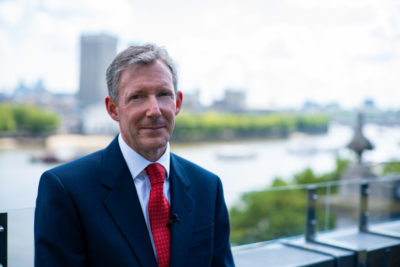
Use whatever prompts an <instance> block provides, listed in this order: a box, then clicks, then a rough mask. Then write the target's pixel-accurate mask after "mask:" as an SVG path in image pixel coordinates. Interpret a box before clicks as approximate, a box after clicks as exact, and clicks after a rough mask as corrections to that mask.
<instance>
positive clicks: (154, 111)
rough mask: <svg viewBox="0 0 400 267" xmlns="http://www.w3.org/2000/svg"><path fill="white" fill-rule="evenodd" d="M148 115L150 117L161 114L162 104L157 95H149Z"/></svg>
mask: <svg viewBox="0 0 400 267" xmlns="http://www.w3.org/2000/svg"><path fill="white" fill-rule="evenodd" d="M146 115H147V116H148V117H157V116H160V115H161V111H160V105H159V103H158V100H157V97H156V96H150V97H149V99H148V106H147V112H146Z"/></svg>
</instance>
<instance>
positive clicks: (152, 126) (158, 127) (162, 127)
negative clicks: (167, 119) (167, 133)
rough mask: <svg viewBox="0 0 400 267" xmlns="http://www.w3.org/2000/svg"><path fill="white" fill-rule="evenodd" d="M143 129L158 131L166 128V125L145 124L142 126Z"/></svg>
mask: <svg viewBox="0 0 400 267" xmlns="http://www.w3.org/2000/svg"><path fill="white" fill-rule="evenodd" d="M140 128H141V129H142V130H147V131H157V130H161V129H164V128H165V125H151V126H143V127H140Z"/></svg>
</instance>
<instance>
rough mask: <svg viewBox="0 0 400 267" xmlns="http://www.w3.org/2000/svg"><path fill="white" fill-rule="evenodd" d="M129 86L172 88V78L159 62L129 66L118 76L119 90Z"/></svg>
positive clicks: (164, 65)
mask: <svg viewBox="0 0 400 267" xmlns="http://www.w3.org/2000/svg"><path fill="white" fill-rule="evenodd" d="M129 85H137V86H140V85H142V86H146V85H148V86H151V85H154V86H164V87H165V86H168V87H172V88H173V78H172V73H171V70H170V69H169V67H168V66H167V65H166V64H165V63H164V62H163V61H161V60H156V61H154V62H152V63H149V64H140V65H136V64H134V65H130V66H128V67H127V68H126V69H124V70H123V71H122V73H121V76H120V88H124V87H126V86H129Z"/></svg>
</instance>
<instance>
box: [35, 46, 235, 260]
mask: <svg viewBox="0 0 400 267" xmlns="http://www.w3.org/2000/svg"><path fill="white" fill-rule="evenodd" d="M107 85H108V90H109V96H107V97H106V99H105V104H106V108H107V111H108V113H109V115H110V116H111V118H112V119H114V120H115V121H117V122H118V124H119V127H120V134H119V135H118V136H117V137H116V138H115V139H114V140H113V141H112V142H111V144H110V145H109V146H108V147H107V148H105V149H103V150H101V151H98V152H95V153H93V154H91V155H88V156H85V157H83V158H81V159H78V160H75V161H73V162H70V163H67V164H65V165H62V166H59V167H56V168H54V169H52V170H49V171H46V172H45V173H44V174H43V175H42V177H41V179H40V183H39V191H38V197H37V202H36V211H35V265H36V266H38V267H41V266H52V267H53V266H71V267H72V266H73V267H77V266H146V267H147V266H202V267H204V266H233V260H232V253H231V249H230V244H229V221H228V212H227V209H226V205H225V201H224V197H223V191H222V185H221V181H220V179H219V178H218V177H217V176H215V175H214V174H212V173H210V172H208V171H207V170H204V169H202V168H201V167H199V166H197V165H195V164H193V163H191V162H189V161H187V160H185V159H183V158H180V157H178V156H177V155H175V154H172V153H170V150H169V149H170V148H169V139H170V136H171V134H172V131H173V128H174V121H175V116H176V115H178V113H179V111H180V109H181V106H182V93H181V92H180V91H178V90H177V75H176V70H175V68H174V65H173V64H172V61H171V59H170V58H169V56H168V54H167V52H166V51H165V50H164V49H162V48H159V47H157V46H155V45H145V46H135V47H129V48H128V49H126V50H125V51H123V52H121V53H120V54H118V55H117V57H116V58H115V59H114V61H113V62H112V63H111V65H110V66H109V68H108V69H107Z"/></svg>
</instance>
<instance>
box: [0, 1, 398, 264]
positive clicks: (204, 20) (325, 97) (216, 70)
mask: <svg viewBox="0 0 400 267" xmlns="http://www.w3.org/2000/svg"><path fill="white" fill-rule="evenodd" d="M147 42H153V43H157V44H159V45H161V46H164V47H165V48H166V49H167V50H168V51H169V53H170V55H171V56H172V58H173V59H175V61H176V64H177V66H178V73H179V88H178V89H179V90H181V91H183V96H184V97H183V111H182V113H181V114H180V115H179V116H178V117H177V121H176V127H175V132H174V135H173V140H172V143H171V144H172V150H173V152H175V153H177V154H179V155H181V156H183V157H186V158H188V159H189V160H192V161H194V162H196V163H198V164H199V165H201V166H203V167H205V168H207V169H209V170H211V171H213V172H215V173H217V174H218V175H219V176H220V177H221V179H222V182H223V185H224V190H225V198H226V201H227V205H228V208H229V209H230V214H231V222H232V236H231V241H232V243H233V244H245V243H251V242H258V241H262V240H268V239H274V238H279V237H283V236H288V235H294V234H300V233H302V232H304V229H303V228H304V227H303V225H304V221H305V218H303V215H299V214H297V213H296V212H298V211H299V209H300V210H301V214H303V210H302V208H303V207H304V205H305V203H303V202H302V201H303V200H299V198H298V196H297V195H296V194H297V193H295V195H291V194H289V193H288V194H286V195H287V196H288V200H281V199H280V197H281V195H282V194H278V193H276V192H275V191H274V192H275V193H273V194H270V193H269V194H268V192H269V191H270V190H271V188H274V187H279V188H280V187H282V186H297V185H303V184H309V183H319V182H334V183H335V182H337V181H341V180H343V179H345V180H346V179H349V178H354V179H356V178H360V177H361V176H360V175H358V174H357V175H358V176H357V175H355V174H354V172H352V171H354V165H357V164H358V163H360V162H359V158H357V154H356V153H354V151H352V150H351V149H349V147H348V145H349V143H350V142H351V141H352V139H353V137H354V131H355V129H356V128H357V127H356V126H357V125H361V126H360V127H359V128H360V131H362V133H363V137H365V138H366V139H367V140H368V142H369V143H370V145H371V146H370V147H369V149H368V150H366V151H365V153H362V164H363V166H364V167H365V168H366V169H367V172H364V173H363V174H364V176H368V177H373V176H376V177H380V176H384V175H391V174H398V173H399V172H400V163H399V162H400V88H399V87H400V75H399V73H398V72H399V69H400V3H398V2H396V1H386V0H379V1H377V0H370V1H361V0H335V1H333V0H332V1H331V0H328V1H317V0H301V1H292V0H285V1H260V0H248V1H228V0H226V1H225V0H218V1H209V0H204V1H183V0H171V1H167V2H166V1H156V0H149V1H134V0H114V1H92V0H79V1H77V0H69V1H64V0H0V211H7V212H8V213H9V214H10V216H11V217H10V219H9V220H11V221H13V224H10V225H18V224H19V223H20V222H21V221H25V222H26V221H27V222H29V223H30V224H29V225H28V226H27V227H25V229H26V231H25V232H23V231H20V230H17V229H21V228H18V227H17V226H13V227H15V228H14V230H13V228H12V227H11V226H10V227H11V229H10V234H12V233H14V234H15V235H20V236H21V239H29V241H28V242H25V243H27V244H26V246H27V249H26V251H28V252H27V253H28V256H27V257H28V258H29V257H31V256H29V255H32V253H33V252H32V245H31V236H32V233H31V228H30V227H31V224H32V223H33V222H32V218H33V208H34V205H35V198H36V193H37V184H38V181H39V178H40V175H41V173H42V172H43V171H44V170H46V169H48V168H51V167H54V166H56V165H57V164H60V163H63V162H66V161H69V160H72V159H74V158H77V157H79V156H82V155H84V154H87V153H90V152H92V151H95V150H97V149H100V148H102V147H104V146H106V145H107V144H108V143H109V142H110V141H111V140H112V138H113V137H114V136H115V135H116V134H117V133H118V127H117V124H116V123H115V122H114V121H112V120H111V119H110V118H109V117H108V115H107V113H106V110H105V107H104V97H105V95H106V94H107V89H106V83H105V70H106V68H107V66H108V65H109V64H110V62H111V60H112V59H113V58H114V56H115V55H116V54H117V53H118V52H119V51H121V50H123V49H125V48H126V47H127V46H129V45H135V44H143V43H147ZM358 114H362V116H360V120H358V119H357V118H358ZM363 126H364V127H363ZM353 150H354V149H353ZM352 166H353V168H352ZM363 170H365V169H363ZM343 177H344V178H343ZM364 178H366V177H364ZM393 188H397V187H396V185H393ZM393 190H395V189H393ZM339 191H340V190H339V189H332V192H339ZM277 192H279V191H277ZM332 192H330V193H332ZM267 195H268V196H267ZM396 197H399V198H400V190H399V195H398V196H396V195H395V196H393V198H396ZM282 201H289V202H288V203H291V204H290V205H285V207H288V206H292V207H293V210H283V209H279V208H278V209H277V210H274V209H275V208H276V207H279V205H280V204H282ZM290 201H291V202H290ZM338 201H339V200H338ZM396 201H397V200H396ZM266 202H267V203H271V204H270V207H271V209H270V210H269V211H262V212H261V211H260V209H258V208H257V205H260V207H261V206H262V207H264V206H268V204H266ZM339 202H340V201H339ZM339 202H337V203H336V204H338V205H339V206H340V203H339ZM296 203H297V204H298V205H300V206H296V205H297V204H296ZM292 204H293V205H292ZM396 212H397V211H396ZM339 213H340V212H339ZM343 213H344V212H342V213H340V214H341V215H343ZM13 214H14V215H13ZM390 214H391V215H390V216H392V215H393V214H392V213H390ZM275 215H276V216H277V217H276V218H277V219H276V220H275V221H274V220H273V219H272V216H275ZM279 216H280V217H279ZM250 217H251V219H252V220H250V219H249V218H250ZM13 218H14V219H13ZM285 218H299V220H291V222H292V224H283V223H282V222H283V221H286V222H287V221H288V220H287V219H285ZM335 218H336V217H335ZM335 218H331V217H329V218H327V217H325V219H323V220H322V221H323V224H324V229H328V228H329V229H332V228H336V227H339V225H341V224H340V223H339V221H340V222H343V221H345V222H348V220H339V219H337V218H336V219H335ZM352 220H354V218H352ZM343 225H346V223H344V224H343ZM13 231H14V232H13ZM22 233H23V234H22ZM27 237H29V238H27ZM13 240H14V241H12V242H15V244H14V243H13V244H14V245H15V247H18V246H19V247H20V246H21V243H18V242H19V241H15V240H19V239H18V238H17V237H16V238H13ZM13 244H10V246H11V247H12V246H13ZM19 253H20V252H18V250H13V249H9V256H10V259H12V258H13V255H14V256H15V258H17V255H18V254H19ZM28 265H29V264H28ZM21 266H26V265H21Z"/></svg>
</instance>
